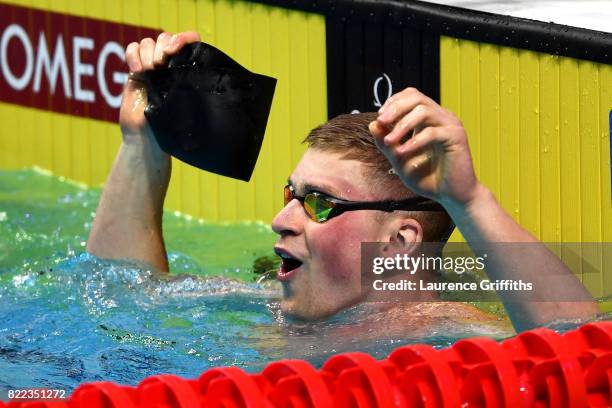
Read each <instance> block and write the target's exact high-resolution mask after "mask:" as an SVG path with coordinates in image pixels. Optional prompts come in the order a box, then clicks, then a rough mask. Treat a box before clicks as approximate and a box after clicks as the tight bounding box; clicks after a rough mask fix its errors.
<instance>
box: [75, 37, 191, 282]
mask: <svg viewBox="0 0 612 408" xmlns="http://www.w3.org/2000/svg"><path fill="white" fill-rule="evenodd" d="M199 40H200V38H199V36H198V34H197V33H195V32H185V33H180V34H177V35H174V36H173V35H171V34H169V33H162V34H160V35H159V37H158V38H157V41H155V40H153V39H151V38H145V39H143V40H142V41H141V42H140V43H135V42H134V43H131V44H130V45H128V47H127V49H126V53H125V55H126V62H127V64H128V67H129V69H130V77H129V80H128V82H127V84H126V85H125V88H124V90H123V100H122V102H121V111H120V116H119V122H120V125H121V134H122V136H123V143H122V144H121V147H120V149H119V152H118V154H117V157H116V158H115V162H114V164H113V167H112V169H111V172H110V174H109V176H108V179H107V180H106V184H105V186H104V191H103V192H102V197H101V198H100V203H99V204H98V209H97V211H96V217H95V220H94V223H93V226H92V228H91V232H90V234H89V239H88V241H87V251H88V252H89V253H91V254H93V255H95V256H98V257H100V258H107V259H133V260H138V261H143V262H146V263H147V264H149V265H151V266H152V267H154V268H155V269H158V270H160V271H167V270H168V260H167V256H166V249H165V246H164V239H163V234H162V215H163V206H164V198H165V196H166V190H167V189H168V183H169V181H170V172H171V166H170V157H169V156H168V155H167V154H166V153H164V152H163V151H162V150H161V149H160V148H159V146H158V145H157V142H156V141H155V137H154V135H153V134H152V132H151V129H150V127H149V126H148V124H147V121H146V119H145V117H144V108H145V106H146V104H147V95H146V89H145V87H144V84H142V83H141V82H139V81H138V80H137V78H136V76H135V74H138V73H141V72H143V71H147V70H152V69H156V68H159V67H163V66H165V65H166V64H167V61H168V58H169V57H170V56H172V55H174V54H176V53H178V51H179V50H180V49H181V48H182V47H183V46H184V45H185V44H187V43H190V42H195V41H199Z"/></svg>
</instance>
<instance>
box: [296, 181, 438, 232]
mask: <svg viewBox="0 0 612 408" xmlns="http://www.w3.org/2000/svg"><path fill="white" fill-rule="evenodd" d="M284 195H285V205H287V204H289V202H290V201H291V200H293V199H296V200H298V201H299V202H300V203H301V204H302V207H304V210H305V211H306V214H308V216H309V217H310V219H311V220H313V221H315V222H319V223H321V222H325V221H327V220H330V219H332V218H334V217H337V216H338V215H340V214H342V213H344V212H346V211H357V210H377V211H386V212H392V211H398V210H403V211H445V209H444V207H442V206H441V205H440V204H438V203H437V202H435V201H433V200H430V199H429V198H425V197H413V198H408V199H406V200H400V201H347V200H341V199H339V198H334V197H330V196H328V195H325V194H323V193H319V192H317V191H312V192H309V193H306V194H305V195H303V196H298V195H296V194H295V189H294V187H293V186H292V185H286V186H285V188H284Z"/></svg>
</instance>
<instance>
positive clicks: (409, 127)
mask: <svg viewBox="0 0 612 408" xmlns="http://www.w3.org/2000/svg"><path fill="white" fill-rule="evenodd" d="M438 118H439V114H438V109H437V108H435V107H431V106H427V105H417V106H416V107H415V108H414V109H413V110H411V111H410V112H409V113H408V114H406V115H405V116H404V117H403V118H401V119H400V120H399V121H398V122H397V123H396V124H395V126H394V127H393V129H392V130H391V132H389V133H387V134H386V135H385V136H384V138H383V140H382V141H383V143H384V144H385V145H387V146H394V145H396V144H400V143H402V142H403V141H406V139H407V138H408V137H410V136H412V135H413V133H418V132H419V131H420V129H422V128H424V127H426V126H437V125H440V123H439V121H438V120H437V119H438Z"/></svg>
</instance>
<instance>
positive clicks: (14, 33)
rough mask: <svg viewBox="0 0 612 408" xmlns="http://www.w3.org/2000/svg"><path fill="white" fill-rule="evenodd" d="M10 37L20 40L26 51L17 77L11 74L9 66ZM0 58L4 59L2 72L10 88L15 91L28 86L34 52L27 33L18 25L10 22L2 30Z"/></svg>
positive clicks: (32, 68)
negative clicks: (24, 63)
mask: <svg viewBox="0 0 612 408" xmlns="http://www.w3.org/2000/svg"><path fill="white" fill-rule="evenodd" d="M12 37H16V38H17V39H19V40H20V41H21V44H22V45H23V49H24V51H25V53H26V65H25V70H24V71H23V74H21V77H19V78H18V77H17V76H15V75H14V74H13V72H12V71H11V69H10V67H9V59H8V55H7V54H8V45H9V42H10V41H11V38H12ZM0 59H1V60H2V61H4V64H2V74H3V75H4V77H5V78H6V81H7V82H8V84H9V85H10V86H11V88H13V89H15V90H17V91H21V90H22V89H24V88H25V87H26V86H28V83H29V82H30V79H31V78H32V71H33V70H34V53H33V51H32V44H31V43H30V39H29V38H28V34H27V33H26V32H25V30H24V29H23V27H21V26H20V25H18V24H11V25H9V26H8V27H7V28H6V30H4V34H2V40H1V41H0Z"/></svg>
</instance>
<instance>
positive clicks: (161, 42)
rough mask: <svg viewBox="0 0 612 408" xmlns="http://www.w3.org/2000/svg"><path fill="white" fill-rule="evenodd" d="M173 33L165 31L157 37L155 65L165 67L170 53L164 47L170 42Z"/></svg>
mask: <svg viewBox="0 0 612 408" xmlns="http://www.w3.org/2000/svg"><path fill="white" fill-rule="evenodd" d="M171 39H172V34H170V33H168V32H165V31H164V32H163V33H161V34H160V35H159V36H158V37H157V42H156V43H155V50H154V51H153V65H154V66H155V67H165V66H166V64H167V63H168V59H169V57H170V55H169V54H167V53H165V52H164V49H165V48H166V47H167V46H168V44H170V40H171Z"/></svg>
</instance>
